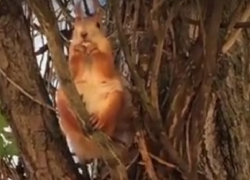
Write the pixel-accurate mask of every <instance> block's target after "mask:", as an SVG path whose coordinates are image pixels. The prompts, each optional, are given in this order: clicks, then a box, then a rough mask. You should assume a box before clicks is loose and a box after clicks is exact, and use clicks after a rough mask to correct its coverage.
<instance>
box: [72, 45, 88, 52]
mask: <svg viewBox="0 0 250 180" xmlns="http://www.w3.org/2000/svg"><path fill="white" fill-rule="evenodd" d="M73 50H74V52H75V53H84V54H85V53H86V47H85V46H83V45H81V44H79V45H75V46H74V47H73Z"/></svg>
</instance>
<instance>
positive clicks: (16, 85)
mask: <svg viewBox="0 0 250 180" xmlns="http://www.w3.org/2000/svg"><path fill="white" fill-rule="evenodd" d="M0 73H1V74H2V76H4V77H5V78H6V79H7V81H9V83H10V84H12V85H13V86H14V87H15V88H17V89H18V90H19V91H20V92H21V93H23V94H24V95H25V96H27V97H28V98H29V99H30V100H32V101H34V102H35V103H37V104H39V105H40V106H42V107H45V108H48V109H50V110H52V111H55V112H56V109H55V108H53V107H52V106H50V105H48V104H45V103H43V102H41V101H39V100H38V99H36V98H34V97H33V96H32V95H30V94H29V93H28V92H26V91H25V90H24V89H23V88H22V87H20V86H19V85H18V84H17V83H15V82H14V81H13V80H11V79H10V78H9V77H8V76H7V74H6V73H5V72H4V71H3V70H2V69H1V68H0Z"/></svg>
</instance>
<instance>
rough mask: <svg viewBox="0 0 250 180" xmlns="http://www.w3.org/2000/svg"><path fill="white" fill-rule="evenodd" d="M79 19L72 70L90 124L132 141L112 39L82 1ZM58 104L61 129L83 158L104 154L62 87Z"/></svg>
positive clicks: (71, 49)
mask: <svg viewBox="0 0 250 180" xmlns="http://www.w3.org/2000/svg"><path fill="white" fill-rule="evenodd" d="M75 14H76V17H75V22H74V30H73V34H72V40H71V43H70V47H69V60H68V65H69V70H70V73H71V76H72V78H73V82H74V84H75V86H76V88H77V91H78V93H79V94H80V95H81V96H82V100H83V102H84V103H85V106H86V110H87V111H88V113H89V114H90V115H91V118H90V119H89V125H91V126H92V127H93V128H94V129H98V130H101V131H102V132H104V133H106V135H108V136H109V137H110V138H111V139H116V140H118V141H119V142H122V143H123V144H124V145H126V146H125V147H127V146H129V145H131V144H132V141H133V137H134V130H133V125H132V121H131V118H132V116H131V110H130V109H131V108H130V106H129V103H128V98H127V93H126V91H125V88H124V86H123V83H122V80H121V78H120V75H119V73H118V71H117V70H116V69H115V65H114V57H113V53H112V47H111V43H110V42H109V40H108V38H107V37H106V36H105V35H104V33H103V32H102V31H101V29H100V20H101V18H100V17H99V16H98V14H95V15H93V16H91V17H84V16H83V12H82V10H81V7H80V4H78V5H76V7H75ZM56 106H57V110H58V115H59V124H60V127H61V130H62V131H63V133H64V135H65V136H66V138H67V140H68V141H69V143H70V145H71V147H72V150H73V152H74V153H75V154H76V156H77V157H78V158H79V160H80V162H88V161H89V160H92V159H94V158H101V157H102V152H101V151H100V149H99V147H98V146H97V144H96V142H94V141H92V140H90V139H89V138H87V137H86V136H85V135H84V133H82V130H81V125H80V124H78V121H77V119H76V116H75V115H74V113H73V111H72V110H71V107H70V106H69V104H68V101H67V97H66V95H65V94H64V92H63V91H62V89H61V88H60V87H59V88H58V90H57V93H56Z"/></svg>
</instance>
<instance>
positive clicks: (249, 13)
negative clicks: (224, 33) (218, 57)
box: [221, 2, 250, 54]
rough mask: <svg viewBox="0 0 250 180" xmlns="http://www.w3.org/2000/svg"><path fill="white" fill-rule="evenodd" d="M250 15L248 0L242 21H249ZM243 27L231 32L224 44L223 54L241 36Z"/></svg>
mask: <svg viewBox="0 0 250 180" xmlns="http://www.w3.org/2000/svg"><path fill="white" fill-rule="evenodd" d="M249 16H250V2H248V4H247V6H246V9H245V11H244V12H243V14H242V16H241V18H240V21H241V22H244V21H247V20H248V18H249ZM241 31H242V29H237V30H235V31H234V32H231V34H230V35H229V38H228V39H227V41H226V42H225V43H224V44H223V47H222V50H221V52H222V53H223V54H225V53H226V52H227V51H228V50H229V49H230V48H231V47H232V46H233V45H234V43H235V41H236V40H237V38H238V37H239V35H240V33H241Z"/></svg>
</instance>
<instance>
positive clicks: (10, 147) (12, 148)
mask: <svg viewBox="0 0 250 180" xmlns="http://www.w3.org/2000/svg"><path fill="white" fill-rule="evenodd" d="M4 151H5V155H10V156H15V155H18V154H19V152H18V149H17V147H16V145H15V143H8V144H7V145H6V146H5V147H4Z"/></svg>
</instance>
